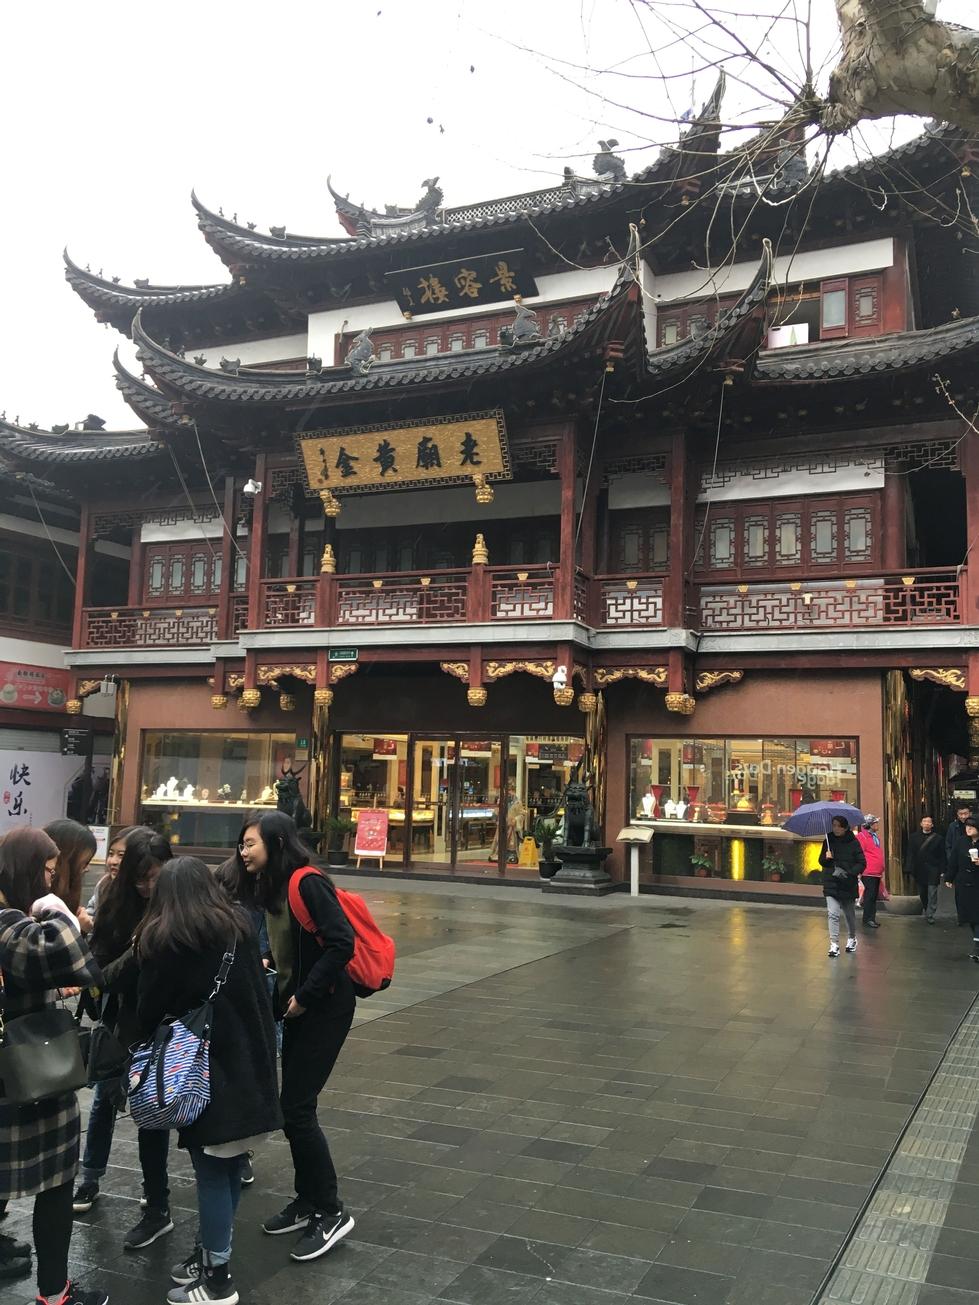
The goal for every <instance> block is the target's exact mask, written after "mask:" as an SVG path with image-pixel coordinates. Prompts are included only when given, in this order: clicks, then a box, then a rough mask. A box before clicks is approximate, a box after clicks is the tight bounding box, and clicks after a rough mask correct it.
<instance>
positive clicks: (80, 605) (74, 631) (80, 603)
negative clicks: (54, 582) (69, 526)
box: [71, 503, 92, 648]
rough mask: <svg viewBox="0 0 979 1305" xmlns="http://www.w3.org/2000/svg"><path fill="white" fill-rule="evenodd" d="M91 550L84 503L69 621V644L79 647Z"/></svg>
mask: <svg viewBox="0 0 979 1305" xmlns="http://www.w3.org/2000/svg"><path fill="white" fill-rule="evenodd" d="M91 551H92V521H91V516H90V515H89V510H88V507H87V505H86V504H84V503H83V504H82V511H81V519H80V521H79V525H78V560H77V562H76V564H75V610H74V614H73V617H72V623H71V646H72V647H73V648H81V646H82V630H83V628H84V625H85V614H84V613H85V595H86V594H87V592H88V561H89V554H90V553H91Z"/></svg>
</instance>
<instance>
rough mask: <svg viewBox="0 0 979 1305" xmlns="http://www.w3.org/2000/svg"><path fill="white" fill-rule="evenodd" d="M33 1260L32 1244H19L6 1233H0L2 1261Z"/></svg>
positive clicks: (0, 1256)
mask: <svg viewBox="0 0 979 1305" xmlns="http://www.w3.org/2000/svg"><path fill="white" fill-rule="evenodd" d="M30 1258H31V1244H30V1242H19V1241H17V1240H16V1239H15V1238H13V1237H8V1236H7V1235H6V1233H0V1260H29V1259H30Z"/></svg>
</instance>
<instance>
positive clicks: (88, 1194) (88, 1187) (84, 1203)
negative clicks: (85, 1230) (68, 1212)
mask: <svg viewBox="0 0 979 1305" xmlns="http://www.w3.org/2000/svg"><path fill="white" fill-rule="evenodd" d="M98 1199H99V1185H98V1183H81V1184H80V1185H79V1186H78V1187H77V1188H76V1190H75V1195H74V1197H73V1198H72V1202H71V1208H72V1209H73V1210H74V1212H75V1214H88V1212H89V1210H91V1208H92V1206H93V1205H94V1204H95V1202H96V1201H97V1200H98Z"/></svg>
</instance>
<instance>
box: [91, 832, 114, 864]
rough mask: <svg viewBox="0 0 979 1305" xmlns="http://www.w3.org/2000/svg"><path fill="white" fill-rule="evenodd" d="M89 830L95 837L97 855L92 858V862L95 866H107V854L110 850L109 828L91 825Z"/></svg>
mask: <svg viewBox="0 0 979 1305" xmlns="http://www.w3.org/2000/svg"><path fill="white" fill-rule="evenodd" d="M89 829H90V830H91V831H92V833H93V834H94V835H95V855H94V856H93V857H92V862H93V864H95V865H105V857H106V853H107V852H108V850H109V826H108V825H89Z"/></svg>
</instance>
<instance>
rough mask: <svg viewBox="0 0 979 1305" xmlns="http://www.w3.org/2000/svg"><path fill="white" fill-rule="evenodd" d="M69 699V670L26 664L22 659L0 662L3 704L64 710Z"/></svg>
mask: <svg viewBox="0 0 979 1305" xmlns="http://www.w3.org/2000/svg"><path fill="white" fill-rule="evenodd" d="M67 700H68V672H67V671H62V670H55V669H53V668H51V667H49V666H24V665H23V664H22V663H20V662H0V707H22V708H25V709H26V710H29V711H64V709H65V703H66V702H67Z"/></svg>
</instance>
